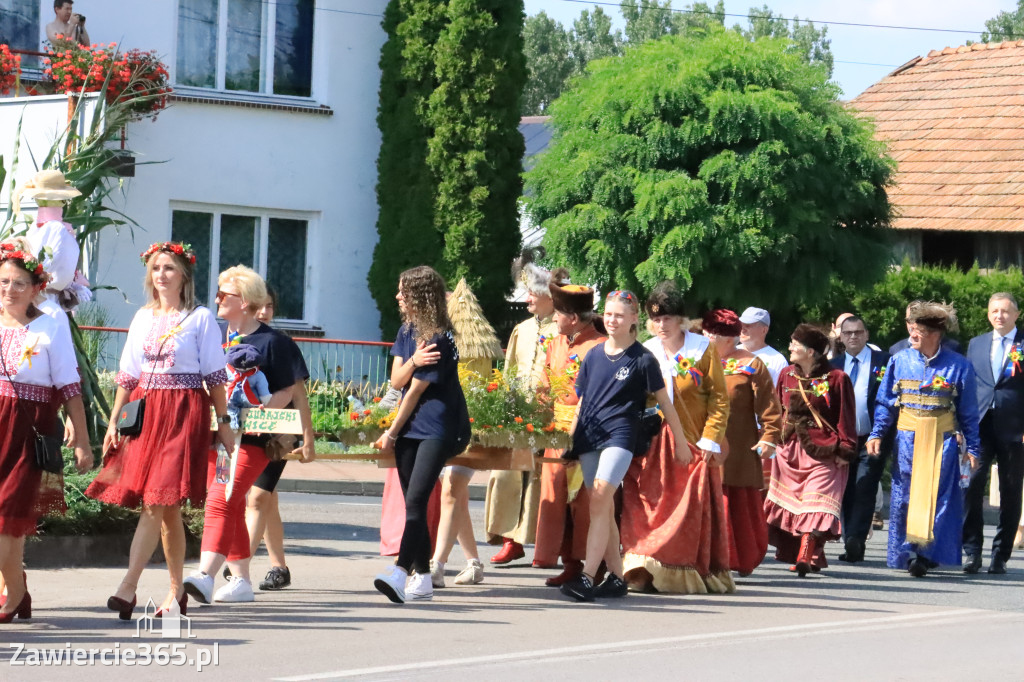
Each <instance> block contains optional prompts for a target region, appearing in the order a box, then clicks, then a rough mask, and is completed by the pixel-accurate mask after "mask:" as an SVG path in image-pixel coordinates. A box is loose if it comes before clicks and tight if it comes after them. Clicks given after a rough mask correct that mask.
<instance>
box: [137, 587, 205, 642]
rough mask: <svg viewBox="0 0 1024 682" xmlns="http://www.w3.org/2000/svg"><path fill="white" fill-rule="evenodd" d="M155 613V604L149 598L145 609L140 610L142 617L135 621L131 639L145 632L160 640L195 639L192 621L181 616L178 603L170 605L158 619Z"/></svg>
mask: <svg viewBox="0 0 1024 682" xmlns="http://www.w3.org/2000/svg"><path fill="white" fill-rule="evenodd" d="M151 608H152V609H153V611H152V613H150V609H151ZM156 611H157V608H156V604H154V603H153V598H152V597H150V598H149V601H147V602H146V608H144V609H143V610H142V615H141V616H139V617H138V618H136V619H135V634H134V635H132V637H142V633H143V632H147V633H149V634H151V635H159V636H160V638H161V639H195V638H196V635H194V634H192V619H191V618H189V617H188V616H183V615H181V607H179V606H178V602H174V603H173V604H171V608H169V609H167V610H166V611H164V612H163V614H161V617H160V618H157V617H156ZM183 626H184V628H183ZM183 633H184V634H183Z"/></svg>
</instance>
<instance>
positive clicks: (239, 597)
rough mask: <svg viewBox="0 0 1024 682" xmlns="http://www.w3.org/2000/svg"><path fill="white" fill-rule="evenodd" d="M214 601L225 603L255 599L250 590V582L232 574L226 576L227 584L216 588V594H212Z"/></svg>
mask: <svg viewBox="0 0 1024 682" xmlns="http://www.w3.org/2000/svg"><path fill="white" fill-rule="evenodd" d="M213 600H214V601H219V602H226V603H240V602H249V601H256V595H255V594H254V593H253V591H252V583H251V582H249V581H248V580H246V579H245V578H241V577H239V576H237V575H233V576H231V577H230V578H228V584H227V585H224V586H223V587H221V588H220V589H219V590H217V592H216V594H214V595H213Z"/></svg>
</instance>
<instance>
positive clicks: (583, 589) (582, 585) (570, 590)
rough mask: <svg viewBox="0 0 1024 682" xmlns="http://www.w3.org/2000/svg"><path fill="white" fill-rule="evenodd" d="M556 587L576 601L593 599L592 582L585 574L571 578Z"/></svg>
mask: <svg viewBox="0 0 1024 682" xmlns="http://www.w3.org/2000/svg"><path fill="white" fill-rule="evenodd" d="M558 589H559V591H561V593H562V594H564V595H565V596H567V597H572V598H573V599H575V600H576V601H594V583H592V582H591V581H590V578H588V577H587V576H586V575H585V574H584V575H580V576H577V577H575V578H573V579H572V580H570V581H569V582H567V583H565V584H564V585H562V586H561V587H559V588H558Z"/></svg>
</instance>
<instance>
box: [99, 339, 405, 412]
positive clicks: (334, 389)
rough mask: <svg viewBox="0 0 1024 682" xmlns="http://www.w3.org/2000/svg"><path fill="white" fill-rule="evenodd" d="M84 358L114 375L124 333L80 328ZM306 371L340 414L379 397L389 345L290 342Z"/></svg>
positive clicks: (314, 388)
mask: <svg viewBox="0 0 1024 682" xmlns="http://www.w3.org/2000/svg"><path fill="white" fill-rule="evenodd" d="M80 329H81V330H82V336H83V338H84V340H85V349H86V355H87V356H88V357H89V359H90V360H92V362H93V366H94V367H95V368H96V370H97V371H98V372H106V373H116V372H117V368H118V363H119V362H120V359H121V351H122V349H123V348H124V344H125V340H126V339H127V337H128V330H127V329H123V328H118V327H91V326H83V327H81V328H80ZM292 340H293V341H295V343H296V345H297V346H298V347H299V351H300V352H301V353H302V357H303V358H304V359H305V361H306V367H308V368H309V377H310V386H311V392H313V393H317V394H319V395H320V397H321V399H320V401H319V402H320V403H329V405H328V404H324V405H323V407H329V408H331V409H334V410H336V411H344V410H346V409H348V408H349V407H350V406H349V405H348V404H347V402H346V401H348V400H349V398H348V396H350V395H351V396H355V397H356V398H358V399H359V400H362V401H364V402H365V401H366V400H368V399H370V398H372V397H373V396H374V395H380V394H381V393H382V392H383V391H382V387H383V386H384V384H386V383H387V381H388V378H389V376H390V372H391V369H390V362H389V356H388V353H389V351H390V349H391V344H390V343H385V342H381V341H347V340H340V339H311V338H303V337H295V338H293V339H292Z"/></svg>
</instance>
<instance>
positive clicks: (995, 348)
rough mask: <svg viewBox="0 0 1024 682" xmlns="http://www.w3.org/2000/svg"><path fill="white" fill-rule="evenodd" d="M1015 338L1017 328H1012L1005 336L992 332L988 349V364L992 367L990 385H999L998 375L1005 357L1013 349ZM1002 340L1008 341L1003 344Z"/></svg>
mask: <svg viewBox="0 0 1024 682" xmlns="http://www.w3.org/2000/svg"><path fill="white" fill-rule="evenodd" d="M1016 336H1017V328H1016V327H1014V328H1013V329H1011V330H1010V332H1009V333H1008V334H1007V335H1006V336H1002V335H1001V334H1000V333H999V332H997V331H996V330H994V329H993V330H992V347H991V348H990V349H989V352H988V353H989V356H988V357H989V363H990V364H991V365H992V383H993V384H996V383H999V375H1000V374H1001V373H1002V369H1003V364H1004V363H1005V362H1006V356H1007V355H1008V354H1009V352H1010V348H1012V347H1013V340H1014V338H1015V337H1016ZM1003 339H1009V341H1006V342H1004V341H1003Z"/></svg>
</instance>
